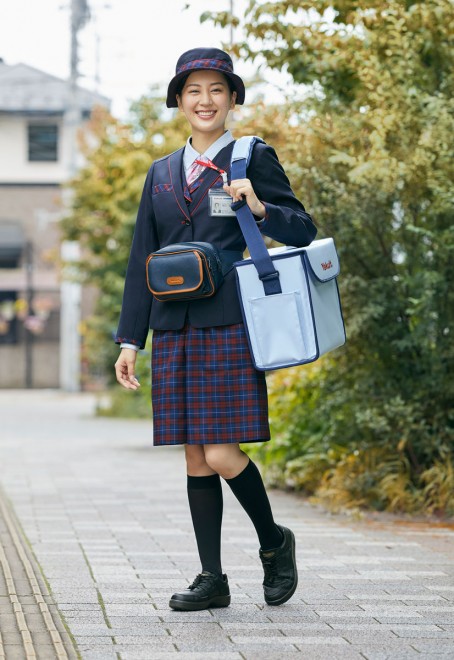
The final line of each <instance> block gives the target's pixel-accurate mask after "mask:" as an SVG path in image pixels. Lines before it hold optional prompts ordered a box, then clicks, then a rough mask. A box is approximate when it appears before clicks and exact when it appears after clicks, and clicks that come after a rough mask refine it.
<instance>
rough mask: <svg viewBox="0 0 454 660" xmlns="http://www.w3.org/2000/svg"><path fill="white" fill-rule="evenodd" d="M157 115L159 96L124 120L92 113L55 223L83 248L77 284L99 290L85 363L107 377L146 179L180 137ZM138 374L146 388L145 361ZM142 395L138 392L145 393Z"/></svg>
mask: <svg viewBox="0 0 454 660" xmlns="http://www.w3.org/2000/svg"><path fill="white" fill-rule="evenodd" d="M162 110H163V101H162V99H160V98H159V97H158V96H156V95H155V94H151V95H150V97H143V98H142V99H140V100H139V101H137V102H136V103H134V104H133V106H132V108H131V120H130V122H129V123H123V122H120V121H118V120H117V119H114V118H113V117H112V116H111V115H110V114H109V113H107V112H106V111H105V110H104V109H101V108H100V109H98V110H97V111H96V112H95V113H94V115H93V118H92V120H91V123H90V126H89V129H88V134H87V135H86V136H85V137H84V142H83V144H82V148H83V150H84V152H85V156H86V165H85V167H83V168H82V169H81V170H80V172H79V173H78V174H77V176H76V177H75V178H74V180H73V181H72V182H71V184H70V187H71V188H72V191H73V201H72V208H71V212H70V214H69V215H68V216H67V218H66V219H65V220H64V221H63V223H62V230H63V235H64V238H65V239H66V240H76V241H79V243H80V245H81V247H82V253H83V258H82V260H81V262H80V264H79V268H78V270H79V276H80V279H81V281H83V282H84V283H87V284H90V285H93V286H94V287H95V288H96V290H97V292H98V295H97V301H96V310H95V314H94V315H93V317H92V318H91V319H90V321H89V323H88V328H87V333H86V336H85V348H86V352H87V354H88V360H89V363H90V365H91V368H92V370H93V369H96V370H97V371H101V372H102V373H103V374H104V375H107V376H108V378H109V379H113V377H114V372H113V364H114V362H115V359H116V356H117V355H118V348H117V347H116V346H115V344H114V343H113V340H112V339H113V334H114V333H115V330H116V326H117V323H118V319H119V315H120V309H121V300H122V292H123V285H124V276H125V273H126V266H127V262H128V256H129V250H130V247H131V240H132V234H133V230H134V224H135V219H136V215H137V209H138V206H139V202H140V197H141V193H142V188H143V185H144V181H145V176H146V173H147V171H148V169H149V167H150V165H151V163H152V162H153V160H155V159H156V158H160V157H161V156H164V155H165V154H167V153H169V152H171V151H174V150H175V149H176V148H178V147H180V146H181V143H182V142H183V140H184V139H186V138H187V133H186V125H185V121H184V119H183V118H182V117H181V116H180V115H176V116H171V117H170V118H163V117H162ZM142 372H143V380H144V382H145V383H146V382H148V381H149V374H148V372H149V364H148V365H146V367H145V366H144V367H143V368H142ZM146 390H147V388H146V387H142V391H143V392H144V393H145V394H147V393H146Z"/></svg>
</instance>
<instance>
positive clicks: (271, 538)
mask: <svg viewBox="0 0 454 660" xmlns="http://www.w3.org/2000/svg"><path fill="white" fill-rule="evenodd" d="M226 482H227V483H228V485H229V486H230V488H231V489H232V492H233V494H234V495H235V497H236V498H237V500H238V501H239V503H240V504H241V506H242V507H243V509H244V510H245V511H246V513H247V514H248V516H249V518H250V519H251V520H252V523H253V525H254V527H255V529H256V531H257V535H258V537H259V542H260V547H261V548H262V550H271V549H272V548H278V547H279V546H280V545H281V543H282V533H281V531H280V529H279V528H278V527H277V525H276V523H275V522H274V518H273V512H272V511H271V505H270V501H269V499H268V495H267V494H266V490H265V486H264V485H263V481H262V477H261V475H260V472H259V471H258V468H257V466H256V465H255V463H253V462H252V461H251V460H250V461H249V463H248V464H247V465H246V467H245V468H244V470H243V471H242V472H240V474H239V475H237V476H236V477H233V479H226Z"/></svg>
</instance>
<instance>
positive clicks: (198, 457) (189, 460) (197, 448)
mask: <svg viewBox="0 0 454 660" xmlns="http://www.w3.org/2000/svg"><path fill="white" fill-rule="evenodd" d="M185 454H186V468H187V473H188V474H189V475H190V476H191V477H209V476H210V475H212V474H214V473H215V470H213V469H212V468H211V467H210V466H209V465H208V463H207V462H206V460H205V452H204V451H203V445H186V446H185Z"/></svg>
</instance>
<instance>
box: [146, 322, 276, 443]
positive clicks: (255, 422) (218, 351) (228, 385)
mask: <svg viewBox="0 0 454 660" xmlns="http://www.w3.org/2000/svg"><path fill="white" fill-rule="evenodd" d="M151 372H152V378H151V381H152V402H153V444H154V445H181V444H189V445H204V444H221V443H236V442H263V441H265V440H269V439H270V428H269V424H268V396H267V390H266V381H265V375H264V373H263V372H262V371H257V370H256V369H255V368H254V366H253V364H252V360H251V356H250V353H249V346H248V341H247V337H246V332H245V329H244V326H243V324H236V325H226V326H217V327H213V328H193V327H191V326H190V325H186V326H185V327H184V328H183V329H182V330H154V331H153V341H152V366H151Z"/></svg>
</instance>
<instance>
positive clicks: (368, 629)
mask: <svg viewBox="0 0 454 660" xmlns="http://www.w3.org/2000/svg"><path fill="white" fill-rule="evenodd" d="M128 395H130V393H128V392H125V396H128ZM92 411H93V397H91V396H89V395H65V394H62V393H58V392H47V391H41V392H38V391H35V392H9V393H8V392H0V482H1V484H2V487H3V490H4V492H5V493H6V495H7V497H8V498H9V500H10V502H11V504H12V506H13V507H14V510H15V512H16V515H17V517H18V519H19V521H20V523H21V525H22V527H23V530H24V533H25V534H26V536H27V538H28V540H29V541H30V543H31V546H32V549H33V551H34V553H35V555H36V558H37V560H38V562H39V564H40V566H41V568H42V570H43V572H44V574H45V576H46V579H47V581H48V583H49V585H50V588H51V590H52V595H53V597H54V599H55V601H56V602H57V604H58V608H59V610H60V612H62V613H63V614H64V617H65V619H66V622H67V624H68V626H69V628H70V630H71V633H72V634H73V635H74V638H75V640H76V641H77V644H78V647H79V652H80V655H81V657H82V658H83V660H90V659H93V660H104V659H106V660H110V659H112V660H113V659H115V660H135V659H137V660H139V659H141V658H143V659H146V660H155V659H159V658H167V657H169V656H174V655H175V654H176V653H179V657H182V658H195V659H198V658H202V659H205V658H222V659H224V658H225V659H229V658H238V659H240V658H245V659H256V658H257V659H260V660H262V659H268V658H272V659H276V660H278V659H281V658H293V657H298V658H304V659H305V660H312V659H316V658H317V659H318V658H320V659H325V658H326V659H329V660H331V659H334V660H337V659H343V658H348V659H350V658H351V659H355V658H362V659H364V658H367V659H370V660H379V659H380V660H381V659H384V658H390V659H391V658H392V659H393V660H399V659H400V658H433V659H435V658H437V659H438V658H443V657H446V658H448V657H451V658H454V547H453V546H454V543H453V541H454V529H453V528H452V527H449V526H436V525H434V526H430V525H427V524H424V523H408V524H392V523H388V522H373V521H369V522H352V521H350V520H348V519H345V518H342V517H333V516H330V515H328V514H325V513H323V512H320V511H318V510H316V509H314V508H313V507H311V506H310V505H308V504H307V503H305V502H304V501H303V500H301V499H300V498H297V497H294V496H292V495H288V494H284V493H279V492H272V493H271V499H272V503H273V507H274V511H275V514H276V519H277V520H278V521H279V522H282V523H283V524H285V525H288V526H290V527H291V528H292V529H293V530H294V531H295V534H296V538H297V556H298V563H299V568H300V584H299V587H298V590H297V592H296V594H295V596H294V598H293V599H292V600H291V601H290V602H289V603H287V604H285V605H283V606H281V607H278V608H273V607H268V606H266V605H264V603H263V594H262V588H261V581H262V571H261V566H260V562H259V559H258V553H257V550H258V548H257V541H256V538H255V534H254V532H253V529H252V526H251V524H250V522H249V520H248V518H247V517H246V515H245V514H244V512H243V511H242V509H241V508H240V507H239V505H238V503H237V502H236V500H235V498H234V497H233V496H232V495H231V493H230V491H229V489H228V488H225V489H224V493H225V508H224V511H225V513H224V531H223V544H224V545H223V563H224V569H225V571H226V572H227V573H228V575H229V581H230V585H231V589H232V605H231V606H230V607H229V608H226V609H214V610H212V611H203V612H192V613H185V612H174V611H171V610H169V608H168V599H169V595H170V594H171V593H172V590H173V589H177V588H181V587H183V586H185V585H187V584H188V583H189V582H190V581H192V579H193V577H194V576H195V574H196V573H197V572H198V571H199V562H198V558H197V553H196V546H195V541H194V539H193V534H192V529H191V524H190V516H189V509H188V506H187V502H186V492H185V469H184V457H183V452H182V449H181V448H178V447H175V448H173V447H172V448H152V447H151V446H150V437H151V424H150V423H149V422H143V421H126V420H109V419H97V418H94V417H93V416H92ZM0 588H1V591H0V603H4V602H5V601H4V598H3V597H4V596H5V595H6V594H5V593H4V586H3V585H0ZM1 607H2V608H3V605H2V606H1ZM2 613H3V611H0V615H1V614H2ZM4 649H5V650H6V657H7V658H9V657H10V658H11V659H13V658H15V657H20V656H15V655H14V656H13V655H10V656H8V644H6V643H4ZM0 657H1V653H0ZM23 657H25V656H23ZM42 657H46V658H49V659H50V658H53V657H56V656H54V655H52V654H51V653H50V651H49V655H48V656H42Z"/></svg>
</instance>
